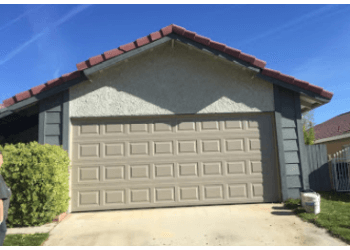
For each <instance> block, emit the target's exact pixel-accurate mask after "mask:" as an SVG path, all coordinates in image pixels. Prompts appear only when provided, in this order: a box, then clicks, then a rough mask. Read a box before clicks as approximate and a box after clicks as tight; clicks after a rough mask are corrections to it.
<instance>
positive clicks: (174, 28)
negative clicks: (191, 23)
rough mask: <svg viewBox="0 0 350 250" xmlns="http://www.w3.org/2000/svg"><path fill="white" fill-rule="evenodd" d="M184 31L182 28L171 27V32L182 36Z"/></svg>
mask: <svg viewBox="0 0 350 250" xmlns="http://www.w3.org/2000/svg"><path fill="white" fill-rule="evenodd" d="M185 31H186V29H185V28H183V27H180V26H178V25H173V32H175V33H176V34H178V35H180V36H183V35H184V34H185Z"/></svg>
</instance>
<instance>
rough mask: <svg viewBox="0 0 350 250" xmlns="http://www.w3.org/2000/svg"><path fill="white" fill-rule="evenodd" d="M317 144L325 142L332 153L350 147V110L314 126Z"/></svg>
mask: <svg viewBox="0 0 350 250" xmlns="http://www.w3.org/2000/svg"><path fill="white" fill-rule="evenodd" d="M314 131H315V144H325V145H326V146H327V153H328V154H330V155H333V154H335V153H336V152H338V151H340V150H342V149H344V148H346V147H350V112H347V113H344V114H341V115H338V116H336V117H333V118H332V119H329V120H328V121H325V122H323V123H321V124H318V125H316V126H314Z"/></svg>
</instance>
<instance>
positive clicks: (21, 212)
mask: <svg viewBox="0 0 350 250" xmlns="http://www.w3.org/2000/svg"><path fill="white" fill-rule="evenodd" d="M0 150H1V151H2V154H3V160H4V162H3V165H2V167H1V169H0V174H1V175H2V176H3V178H4V180H5V181H6V184H7V186H9V187H10V189H11V191H12V196H11V199H10V208H9V212H8V219H7V222H6V223H7V226H8V227H9V228H11V227H23V226H41V225H44V224H46V223H48V222H52V220H53V219H54V217H55V216H56V215H58V214H61V213H64V212H66V211H67V209H68V205H69V199H70V198H69V173H68V166H69V163H70V159H69V157H68V153H67V152H66V151H65V150H64V149H63V148H62V146H56V145H49V144H45V145H42V144H39V143H38V142H35V141H33V142H30V143H28V144H24V143H17V144H6V145H5V146H4V147H1V146H0Z"/></svg>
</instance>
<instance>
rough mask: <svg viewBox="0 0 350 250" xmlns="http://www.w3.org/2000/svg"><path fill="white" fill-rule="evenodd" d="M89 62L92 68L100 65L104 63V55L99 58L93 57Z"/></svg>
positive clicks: (98, 56)
mask: <svg viewBox="0 0 350 250" xmlns="http://www.w3.org/2000/svg"><path fill="white" fill-rule="evenodd" d="M89 62H90V65H91V66H94V65H96V64H99V63H101V62H103V58H102V55H97V56H94V57H91V58H90V59H89Z"/></svg>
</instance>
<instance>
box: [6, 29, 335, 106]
mask: <svg viewBox="0 0 350 250" xmlns="http://www.w3.org/2000/svg"><path fill="white" fill-rule="evenodd" d="M171 33H175V34H177V35H180V36H183V37H185V38H188V39H190V40H193V41H195V42H197V43H200V44H203V45H206V46H208V47H210V48H213V49H215V50H218V51H220V52H223V53H226V54H228V55H230V56H232V57H235V58H238V59H240V60H242V61H245V62H247V63H249V64H251V65H252V66H255V67H258V68H260V69H262V72H261V73H262V74H263V75H266V76H269V77H272V78H275V79H278V80H281V81H284V82H286V83H288V84H291V85H295V86H297V87H300V88H303V89H306V90H309V91H311V92H314V93H317V94H319V95H321V96H323V97H325V98H327V99H331V98H332V96H333V93H332V92H329V91H327V90H324V89H323V88H321V87H318V86H315V85H312V84H310V83H308V82H305V81H302V80H298V79H296V78H294V77H292V76H288V75H285V74H282V73H280V72H279V71H275V70H272V69H267V68H265V65H266V62H265V61H262V60H260V59H257V58H255V57H254V56H252V55H248V54H246V53H243V52H241V51H240V50H237V49H234V48H231V47H229V46H226V45H225V44H222V43H219V42H215V41H212V40H210V39H209V38H207V37H204V36H200V35H198V34H196V33H195V32H192V31H189V30H186V29H185V28H182V27H180V26H177V25H175V24H171V25H169V26H166V27H164V28H162V29H160V30H159V31H156V32H153V33H151V34H149V35H148V36H145V37H142V38H139V39H137V40H135V41H134V42H131V43H128V44H124V45H122V46H119V48H116V49H112V50H109V51H106V52H104V53H103V54H100V55H97V56H94V57H91V58H90V59H88V60H86V61H84V62H80V63H78V64H77V65H76V66H77V69H78V70H76V71H73V72H71V73H68V74H64V75H62V76H61V77H59V78H56V79H53V80H50V81H48V82H46V83H44V84H41V85H38V86H36V87H33V88H31V89H29V90H26V91H23V92H21V93H18V94H16V95H15V96H13V97H10V98H8V99H6V100H4V101H3V104H4V106H5V107H9V106H11V105H13V104H15V103H17V102H20V101H23V100H25V99H28V98H30V97H32V96H34V95H37V94H39V93H41V92H44V91H46V90H48V89H51V88H53V87H55V86H58V85H61V84H63V83H65V82H67V81H69V80H73V79H76V78H80V77H83V74H82V71H83V70H84V69H87V68H90V67H93V66H95V65H97V64H99V63H101V62H104V61H107V60H109V59H111V58H114V57H117V56H119V55H121V54H124V53H128V52H129V51H132V50H133V49H136V48H139V47H142V46H144V45H146V44H149V43H152V42H153V41H156V40H158V39H160V38H162V37H164V36H167V35H169V34H171Z"/></svg>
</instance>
